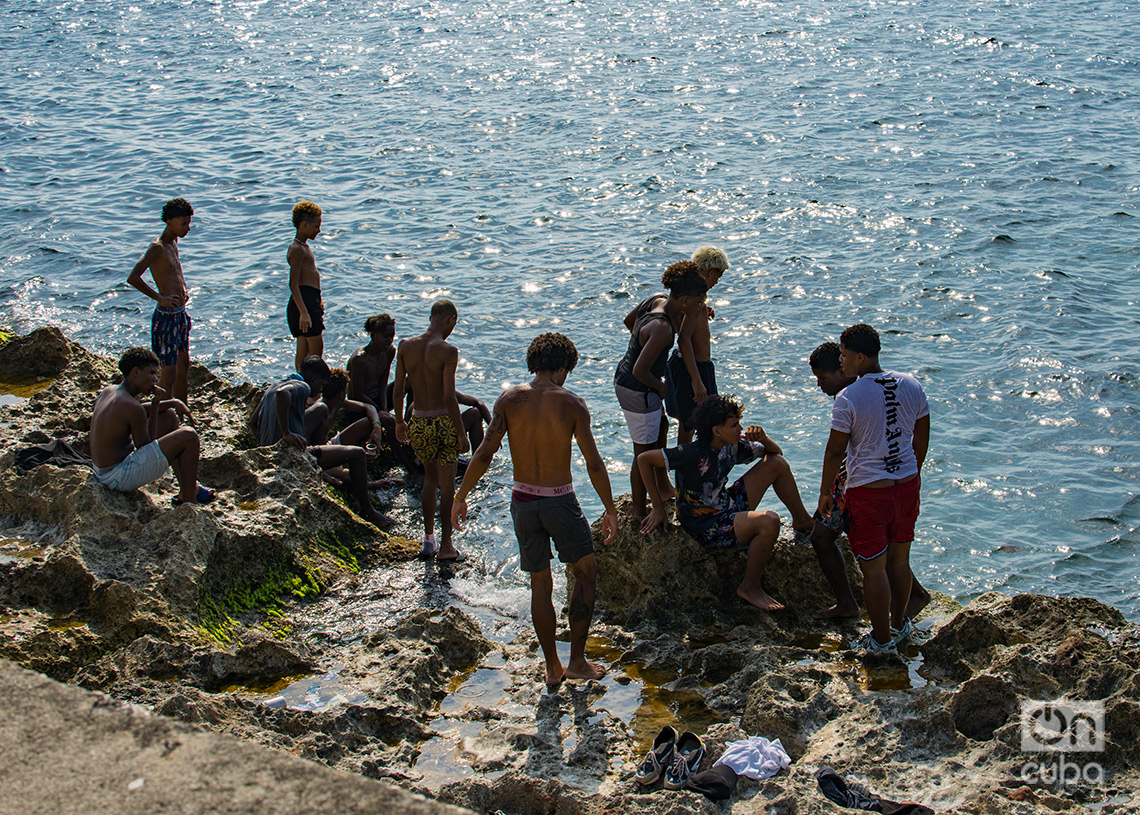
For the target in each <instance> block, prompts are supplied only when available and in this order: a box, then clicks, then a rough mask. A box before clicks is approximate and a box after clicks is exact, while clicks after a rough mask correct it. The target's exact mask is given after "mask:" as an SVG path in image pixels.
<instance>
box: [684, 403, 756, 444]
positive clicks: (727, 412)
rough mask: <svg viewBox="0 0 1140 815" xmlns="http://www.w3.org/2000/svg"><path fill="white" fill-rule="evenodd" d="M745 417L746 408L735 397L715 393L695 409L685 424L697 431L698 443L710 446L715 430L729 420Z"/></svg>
mask: <svg viewBox="0 0 1140 815" xmlns="http://www.w3.org/2000/svg"><path fill="white" fill-rule="evenodd" d="M743 415H744V406H743V405H742V404H740V402H738V401H737V400H736V397H734V396H728V395H727V394H723V393H714V394H712V395H711V396H709V397H707V398H706V399H705V400H704V401H703V402H701V403H700V404H699V405H697V406H696V407H695V408H693V412H692V414H691V415H690V416H689V418H688V420H687V421H686V422H685V425H686V427H691V428H693V429H694V430H696V431H697V441H699V442H703V443H705V444H708V443H709V442H710V441H712V432H713V428H714V427H716V426H717V425H722V424H724V423H725V422H727V421H728V420H729V419H739V418H740V417H741V416H743Z"/></svg>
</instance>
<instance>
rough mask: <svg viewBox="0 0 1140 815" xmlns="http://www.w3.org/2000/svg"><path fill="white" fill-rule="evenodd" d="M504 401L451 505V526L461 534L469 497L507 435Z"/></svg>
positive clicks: (498, 403) (497, 408) (469, 464)
mask: <svg viewBox="0 0 1140 815" xmlns="http://www.w3.org/2000/svg"><path fill="white" fill-rule="evenodd" d="M502 401H503V397H502V396H500V397H499V398H498V400H497V401H496V402H495V415H494V416H493V417H492V418H491V426H490V427H489V428H487V435H486V436H484V437H483V443H482V444H480V445H479V449H478V450H476V451H475V455H473V456H472V457H471V461H470V462H468V464H467V471H466V472H465V473H463V483H462V484H460V485H459V491H458V492H456V493H455V503H453V504H452V505H451V525H452V526H454V527H455V528H456V529H458V530H459V531H460V532H462V531H463V524H464V523H466V521H467V496H468V495H470V494H471V490H473V489H475V485H476V484H478V483H479V479H480V478H482V477H483V475H484V474H485V473H486V472H487V468H488V467H490V466H491V459H493V458H494V457H495V453H497V452H498V450H499V448H500V447H501V446H502V444H503V436H505V435H506V433H507V419H506V416H504V415H503V413H502V412H501V410H500V408H501V403H502Z"/></svg>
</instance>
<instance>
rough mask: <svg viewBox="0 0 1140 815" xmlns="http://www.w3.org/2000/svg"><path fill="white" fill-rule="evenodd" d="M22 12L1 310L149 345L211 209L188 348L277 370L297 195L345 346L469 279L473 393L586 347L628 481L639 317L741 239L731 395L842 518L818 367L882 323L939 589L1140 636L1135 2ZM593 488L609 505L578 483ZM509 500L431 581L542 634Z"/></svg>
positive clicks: (926, 575)
mask: <svg viewBox="0 0 1140 815" xmlns="http://www.w3.org/2000/svg"><path fill="white" fill-rule="evenodd" d="M4 12H5V13H4V14H3V19H2V21H0V43H2V47H0V111H2V114H3V115H2V116H0V146H2V150H0V192H2V195H0V212H2V217H0V324H2V325H3V326H6V327H8V328H15V329H18V330H26V329H29V328H31V327H34V326H37V325H42V324H55V325H59V326H61V327H62V328H63V329H64V330H65V331H67V332H68V333H69V334H70V335H71V336H73V337H74V338H75V339H77V340H79V341H80V342H83V343H85V344H86V345H88V346H90V347H93V348H94V349H96V350H98V351H100V352H103V353H107V354H117V353H118V352H120V351H121V350H122V349H123V348H124V347H125V346H127V345H132V344H139V343H144V344H145V343H146V341H147V338H148V332H149V317H150V310H151V304H150V302H149V301H147V300H145V299H144V298H143V297H142V296H141V295H139V294H138V293H137V292H136V291H134V290H133V289H132V288H130V287H129V286H127V285H126V283H125V279H126V275H127V272H128V270H129V269H130V267H131V265H132V264H133V263H134V262H135V260H136V259H137V258H138V256H139V255H140V254H141V252H142V251H143V249H144V248H145V246H146V243H147V241H148V240H150V239H151V238H152V237H153V236H154V235H156V234H157V233H158V231H159V230H160V227H161V224H160V222H159V221H158V213H159V209H160V207H161V204H162V202H163V201H164V200H166V199H167V198H170V197H174V196H176V195H184V196H186V197H187V198H189V199H190V200H191V201H192V202H193V204H194V206H195V207H196V212H195V217H194V227H193V231H192V232H191V233H190V235H189V236H188V237H187V238H186V239H185V240H184V241H182V244H181V251H182V258H183V263H184V266H185V269H186V273H187V277H188V280H189V283H190V285H191V289H192V294H193V299H192V302H191V310H192V314H193V317H194V321H195V328H194V333H193V346H192V348H193V354H194V356H195V357H196V358H198V359H200V360H202V361H203V362H205V363H206V364H207V365H209V366H210V367H211V368H212V369H214V370H215V371H217V372H218V373H220V374H223V375H225V376H227V377H230V378H234V379H251V380H254V381H259V382H260V381H266V380H269V379H274V378H277V377H279V376H280V375H282V374H283V373H284V372H285V371H286V370H287V369H288V367H289V366H290V364H291V360H292V353H293V345H292V340H291V339H290V338H289V337H288V334H287V331H286V328H285V316H284V310H285V303H286V299H287V296H288V271H287V267H286V264H285V250H286V248H287V246H288V243H289V241H290V239H291V237H292V232H291V229H290V226H289V210H290V207H291V205H292V204H293V203H294V202H295V201H296V200H298V199H300V198H311V199H313V200H315V201H317V202H319V203H320V204H321V206H322V207H323V208H324V212H325V217H324V230H325V231H324V234H323V235H321V236H320V237H319V238H318V239H317V240H316V241H315V242H314V250H315V252H316V256H317V260H318V264H319V266H320V268H321V271H322V276H323V285H324V298H325V302H326V305H327V309H328V311H327V315H326V321H327V323H328V325H329V328H328V331H327V333H326V334H325V341H326V347H327V349H328V354H327V356H328V358H329V359H330V360H333V361H342V360H343V359H345V358H346V357H347V355H348V354H349V353H350V352H351V351H352V349H354V348H355V347H357V346H358V345H359V344H361V343H362V342H363V341H364V339H365V338H364V336H363V332H362V331H361V330H360V329H361V325H362V323H363V320H364V318H365V317H366V316H368V315H369V314H372V313H376V312H379V311H387V312H390V313H391V314H392V315H394V316H395V317H396V319H397V329H398V331H399V333H400V334H401V335H406V334H409V333H412V332H418V331H419V330H422V328H423V327H424V326H425V324H426V315H427V310H428V307H429V305H430V303H431V301H432V300H433V299H434V298H437V297H440V296H447V297H450V298H452V299H453V300H455V302H456V303H457V304H458V307H459V310H460V315H461V322H460V325H459V327H458V329H457V330H456V332H455V334H454V337H453V339H454V342H455V343H456V344H457V345H458V346H459V348H460V349H461V353H462V362H461V370H460V375H459V379H460V381H459V387H460V388H461V389H462V390H464V391H468V392H471V393H474V394H476V395H479V396H481V397H482V398H483V399H485V400H487V401H489V402H490V401H491V400H493V399H494V397H495V395H496V394H497V393H498V391H499V389H500V388H501V387H502V386H504V385H505V384H507V383H514V382H519V381H521V380H522V379H523V378H524V377H525V375H526V374H525V362H524V353H525V348H526V345H527V343H528V342H529V341H530V339H531V338H532V337H533V336H534V335H536V334H537V333H539V332H542V331H546V330H551V329H553V330H559V331H563V332H565V333H567V334H568V335H569V336H570V337H571V338H572V339H573V340H574V341H575V342H576V343H577V345H578V348H579V350H580V351H581V355H582V358H581V362H580V364H579V367H578V369H577V370H575V371H574V373H573V375H572V377H571V379H570V382H569V385H570V386H571V387H573V388H575V389H576V390H578V391H579V392H580V393H581V394H583V395H584V396H585V398H586V399H587V401H588V403H589V405H590V407H591V410H592V411H593V417H594V430H595V433H596V436H597V439H598V442H599V445H600V447H601V449H602V452H603V455H604V456H605V458H606V460H607V462H608V464H609V467H610V470H611V473H612V474H613V478H614V485H615V489H616V491H618V492H623V491H625V490H627V489H628V482H627V473H628V460H629V457H630V445H629V442H628V439H627V436H626V432H625V428H624V424H623V421H622V417H621V413H620V411H619V409H618V405H617V403H616V401H615V399H614V397H613V393H612V390H611V384H610V382H611V377H612V373H613V369H614V367H615V365H616V363H617V360H618V358H619V356H620V354H621V353H622V352H623V350H624V348H625V345H626V334H625V332H624V329H623V327H622V325H621V317H622V315H623V314H624V313H625V312H626V310H627V309H628V308H629V307H630V306H631V305H632V304H633V303H634V302H636V300H637V299H639V298H641V297H643V296H644V295H646V294H647V293H649V292H652V291H654V290H656V289H657V288H658V287H659V278H660V273H661V271H662V269H663V268H664V267H665V266H666V265H667V264H669V263H671V262H673V261H675V260H678V259H680V258H682V257H686V256H687V255H688V254H689V253H690V252H692V250H693V249H695V248H696V247H698V246H700V245H701V244H705V243H713V244H717V245H720V246H722V247H723V248H724V249H725V250H726V251H727V252H728V254H729V257H730V259H731V262H732V268H731V270H730V271H729V273H728V274H727V275H726V276H725V277H724V279H723V281H722V282H721V284H720V285H719V286H718V287H717V288H716V289H715V290H714V291H713V293H712V296H711V298H710V302H711V303H712V304H713V305H714V307H715V309H716V319H715V321H714V323H713V331H714V335H715V339H716V346H715V356H716V359H717V362H718V365H719V369H718V376H719V379H720V382H721V389H722V390H723V391H725V392H729V393H735V394H737V395H739V396H740V397H742V398H743V400H744V401H745V403H746V405H747V415H746V421H748V422H754V423H760V424H763V425H764V426H765V428H766V429H767V430H768V432H769V433H770V434H771V435H772V436H774V437H775V438H776V439H778V440H779V441H780V442H781V443H782V444H783V446H784V449H785V453H786V454H787V456H788V458H789V459H790V461H791V462H792V465H793V468H794V470H795V472H796V474H797V476H798V478H799V481H800V485H801V492H802V494H803V495H804V497H805V500H807V502H808V503H809V504H811V503H813V496H814V495H815V493H816V490H817V489H818V481H817V479H818V473H819V468H820V459H821V455H822V446H823V442H824V440H825V438H826V435H827V422H828V410H829V406H830V405H829V400H828V399H827V398H826V397H825V396H824V395H822V394H821V393H820V392H819V391H818V390H816V389H815V387H814V384H813V381H812V379H811V377H810V372H809V370H808V368H807V363H806V360H807V356H808V354H809V353H810V351H811V350H812V349H813V348H814V347H815V346H816V345H817V344H818V343H820V342H823V341H825V340H831V339H835V338H836V336H837V334H838V332H839V331H840V330H841V328H842V327H843V326H845V325H848V324H850V323H853V322H860V321H862V322H869V323H872V324H874V325H875V326H877V327H878V328H879V329H880V330H881V331H882V332H883V334H884V343H885V351H884V362H885V364H886V365H887V366H888V367H892V368H898V369H902V370H908V371H914V372H915V373H917V375H918V376H919V377H920V379H921V380H922V382H923V385H924V387H925V388H926V391H927V393H928V395H929V397H930V401H931V411H932V427H933V439H932V444H931V453H930V458H929V459H928V461H927V468H926V471H925V473H924V490H923V502H924V503H923V511H922V516H921V518H920V522H919V528H918V537H917V540H916V544H915V546H914V550H913V551H914V554H913V560H914V563H915V568H916V571H917V572H918V573H919V574H920V575H921V577H922V580H923V583H924V584H926V585H927V586H929V587H931V588H935V589H939V590H942V591H945V592H947V593H949V594H951V595H953V596H955V597H957V598H958V599H960V600H963V601H965V600H968V599H969V598H970V597H972V596H975V595H977V594H978V593H980V592H984V591H987V590H990V589H998V590H1002V591H1007V592H1018V591H1044V592H1047V593H1051V594H1084V595H1092V596H1095V597H1098V598H1100V599H1101V600H1104V601H1105V602H1108V603H1112V604H1114V605H1117V606H1118V607H1120V608H1121V609H1123V610H1124V611H1125V613H1126V614H1128V615H1129V616H1130V617H1131V618H1132V619H1140V590H1138V580H1137V578H1138V575H1140V555H1138V554H1137V553H1138V552H1140V547H1138V542H1140V537H1138V533H1137V528H1138V526H1140V499H1138V498H1137V497H1136V487H1135V484H1136V461H1137V453H1138V433H1137V408H1136V404H1137V398H1136V397H1137V376H1138V375H1140V364H1138V363H1137V358H1136V353H1135V348H1134V344H1135V341H1136V337H1137V336H1138V334H1137V318H1138V308H1137V278H1138V268H1140V257H1138V255H1140V248H1138V247H1140V240H1138V233H1137V227H1136V218H1135V216H1136V215H1137V213H1138V212H1140V200H1138V199H1140V136H1138V135H1137V97H1138V91H1140V70H1138V66H1140V45H1138V44H1137V41H1136V38H1135V37H1131V36H1129V35H1128V33H1129V27H1128V26H1127V25H1122V21H1123V20H1127V19H1131V16H1130V15H1132V16H1134V12H1135V9H1134V7H1133V6H1132V5H1131V4H1128V3H1125V2H1122V0H1113V1H1111V2H1109V1H1106V2H1076V1H1075V0H1071V2H1060V1H1058V0H1042V1H1041V2H1034V1H1032V0H1020V1H1017V0H1015V1H1012V2H978V0H970V2H967V3H965V4H949V5H948V4H944V3H934V2H924V1H923V0H917V1H916V2H902V1H901V0H897V1H895V2H875V3H866V4H855V5H851V6H849V7H848V6H843V5H841V4H834V3H824V2H818V0H810V1H809V2H791V3H762V2H747V1H743V0H742V2H733V3H720V4H706V3H695V2H684V1H683V2H677V3H671V4H660V3H647V2H644V1H643V0H632V1H631V2H623V3H611V2H562V3H539V2H534V0H503V1H502V2H487V3H468V2H457V1H456V0H439V1H438V2H425V3H411V2H400V1H399V0H397V2H390V3H375V4H372V3H361V2H358V1H357V0H344V1H343V2H342V1H339V0H338V2H288V3H286V2H279V1H277V0H274V1H273V2H231V1H229V0H216V1H215V2H194V3H191V2H188V1H186V2H157V3H156V2H134V3H128V2H122V1H121V0H103V2H98V1H96V0H89V1H88V2H79V1H78V0H70V1H67V0H65V1H64V2H52V3H46V2H42V3H41V2H31V0H10V1H9V2H8V3H6V4H5V6H4ZM576 480H577V482H578V484H579V494H580V495H581V497H582V500H583V504H584V505H585V506H586V508H587V511H588V512H589V514H590V515H591V516H594V515H596V514H598V512H599V510H600V503H599V502H598V501H597V499H596V497H595V496H594V495H593V494H592V492H591V491H590V489H589V486H588V483H589V482H588V480H587V479H586V477H585V474H584V471H583V469H582V467H581V463H580V462H579V464H578V471H577V473H576ZM508 488H509V468H508V466H507V465H506V463H505V462H503V461H500V462H499V463H497V464H496V466H495V467H494V468H493V469H492V471H491V473H490V475H489V476H488V478H487V479H486V482H485V484H484V486H483V487H481V488H480V490H479V491H478V492H477V493H476V495H475V499H474V500H473V504H477V505H478V510H477V512H475V513H474V517H473V520H472V524H471V528H470V531H469V532H468V533H467V534H466V535H465V536H464V537H463V538H462V539H461V540H462V546H463V547H465V548H466V549H467V550H468V551H470V552H471V553H472V555H473V565H472V566H471V567H470V568H467V569H466V570H465V571H462V572H461V573H460V574H459V575H457V577H456V578H455V579H454V580H453V581H451V582H450V583H449V584H448V585H447V586H446V587H444V588H443V589H438V590H437V589H430V590H425V591H427V593H428V594H433V595H441V596H443V597H445V598H446V597H457V598H458V599H459V600H460V601H461V602H462V603H464V604H466V605H469V606H472V607H478V608H482V609H485V610H486V612H487V615H488V619H487V621H486V622H487V624H488V625H494V624H495V623H494V622H493V621H494V620H499V621H516V620H522V627H524V628H525V626H526V620H525V618H526V614H527V610H526V607H527V598H526V588H525V586H526V584H525V581H524V578H523V576H522V575H521V574H520V573H519V572H518V569H517V554H516V551H515V543H514V540H513V535H512V532H511V525H510V516H509V512H508V506H509V496H508ZM765 506H767V507H769V508H775V505H774V503H773V502H771V501H768V502H766V503H765ZM785 517H786V513H785ZM416 574H417V573H416V572H415V571H410V572H408V573H407V574H403V573H402V576H401V577H400V578H399V579H400V580H406V581H410V583H409V586H408V587H406V588H407V590H409V591H413V590H414V586H413V585H411V584H412V583H414V582H415V580H416V579H417V578H416ZM418 579H420V580H423V579H424V578H423V577H422V575H421V576H420V577H419V578H418ZM603 602H604V598H603ZM378 616H379V617H382V616H383V615H381V614H378ZM360 619H369V618H368V617H367V616H365V617H364V618H360Z"/></svg>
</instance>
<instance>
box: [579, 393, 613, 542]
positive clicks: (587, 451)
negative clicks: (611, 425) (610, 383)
mask: <svg viewBox="0 0 1140 815" xmlns="http://www.w3.org/2000/svg"><path fill="white" fill-rule="evenodd" d="M576 413H577V415H576V416H575V422H574V438H575V439H576V440H577V442H578V449H579V450H581V451H582V455H583V457H585V459H586V472H587V473H588V474H589V476H590V483H591V484H592V485H593V487H594V492H596V493H597V494H598V497H599V498H601V499H602V506H603V507H605V510H606V514H605V515H603V516H602V531H603V534H604V537H603V538H602V542H603V543H607V544H608V543H612V542H613V539H614V538H615V537H617V507H616V506H614V495H613V489H612V488H611V487H610V473H609V471H608V470H607V469H606V462H605V460H604V459H603V458H602V455H601V453H599V452H598V443H597V442H596V441H594V432H593V430H592V429H591V428H590V411H589V410H587V408H586V403H585V402H582V403H581V404H580V405H578V406H577V409H576Z"/></svg>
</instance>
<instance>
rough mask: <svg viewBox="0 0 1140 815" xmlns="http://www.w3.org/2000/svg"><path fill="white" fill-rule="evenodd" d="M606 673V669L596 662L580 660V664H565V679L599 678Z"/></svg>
mask: <svg viewBox="0 0 1140 815" xmlns="http://www.w3.org/2000/svg"><path fill="white" fill-rule="evenodd" d="M605 675H606V669H605V668H603V667H602V666H601V665H599V664H598V663H596V662H587V661H586V660H582V664H581V665H575V664H574V663H570V664H569V665H567V666H566V678H567V679H601V678H602V677H603V676H605Z"/></svg>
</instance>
